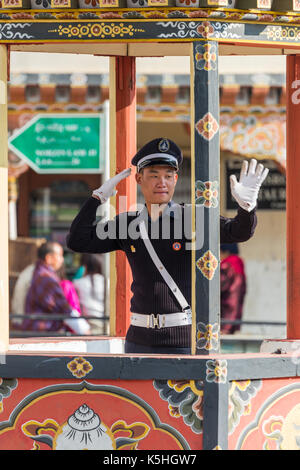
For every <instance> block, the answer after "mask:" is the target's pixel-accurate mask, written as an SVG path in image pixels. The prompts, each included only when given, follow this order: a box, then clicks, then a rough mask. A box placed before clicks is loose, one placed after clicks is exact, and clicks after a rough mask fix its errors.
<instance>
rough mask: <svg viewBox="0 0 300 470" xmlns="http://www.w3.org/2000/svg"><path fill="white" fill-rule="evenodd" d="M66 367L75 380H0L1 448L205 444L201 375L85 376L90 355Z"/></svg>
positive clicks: (172, 447) (176, 447)
mask: <svg viewBox="0 0 300 470" xmlns="http://www.w3.org/2000/svg"><path fill="white" fill-rule="evenodd" d="M77 359H78V358H77ZM69 366H70V370H71V371H73V372H74V374H73V375H74V379H73V380H72V379H71V380H67V379H2V380H1V384H0V399H1V409H0V419H1V421H0V449H1V450H12V449H17V450H30V449H32V450H50V449H53V450H59V449H61V450H75V449H78V450H104V449H105V450H190V449H191V450H192V449H201V448H202V401H203V400H202V398H203V387H202V382H197V381H189V380H186V381H174V380H169V381H167V380H159V381H155V380H154V381H152V380H145V381H136V380H126V381H124V380H123V381H122V380H88V379H85V376H86V375H88V373H89V368H90V367H91V366H90V365H89V364H88V361H85V360H84V361H83V362H81V361H80V360H79V362H78V360H77V361H76V360H73V361H71V362H70V364H69ZM75 376H76V377H78V379H77V378H75ZM80 376H81V378H80Z"/></svg>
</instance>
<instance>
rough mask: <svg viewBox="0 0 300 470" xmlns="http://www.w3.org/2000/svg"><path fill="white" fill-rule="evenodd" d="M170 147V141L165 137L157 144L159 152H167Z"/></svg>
mask: <svg viewBox="0 0 300 470" xmlns="http://www.w3.org/2000/svg"><path fill="white" fill-rule="evenodd" d="M169 148H170V143H169V141H168V140H167V139H162V140H161V141H160V142H159V144H158V150H160V152H167V151H168V150H169Z"/></svg>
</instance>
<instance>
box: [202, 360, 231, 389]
mask: <svg viewBox="0 0 300 470" xmlns="http://www.w3.org/2000/svg"><path fill="white" fill-rule="evenodd" d="M226 380H227V361H226V359H223V360H221V359H209V360H208V361H206V381H207V382H210V383H212V382H214V383H218V384H219V383H223V384H225V383H226Z"/></svg>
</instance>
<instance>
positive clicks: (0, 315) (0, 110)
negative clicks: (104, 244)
mask: <svg viewBox="0 0 300 470" xmlns="http://www.w3.org/2000/svg"><path fill="white" fill-rule="evenodd" d="M7 122H8V120H7V47H6V46H5V45H0V142H1V145H0V207H1V213H0V214H1V215H0V217H1V230H0V246H1V263H0V354H1V353H3V352H4V351H6V350H7V349H8V343H9V301H8V292H9V283H8V277H9V266H8V146H7V140H8V131H7Z"/></svg>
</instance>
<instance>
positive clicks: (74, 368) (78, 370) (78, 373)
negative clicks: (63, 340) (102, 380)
mask: <svg viewBox="0 0 300 470" xmlns="http://www.w3.org/2000/svg"><path fill="white" fill-rule="evenodd" d="M67 367H68V369H69V371H70V372H71V373H72V375H74V377H77V378H78V379H81V378H82V377H85V376H86V375H87V374H88V373H89V372H91V370H93V366H92V365H91V364H90V362H89V361H87V360H86V359H84V358H83V357H75V358H74V359H73V360H72V361H71V362H69V364H68V365H67Z"/></svg>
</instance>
